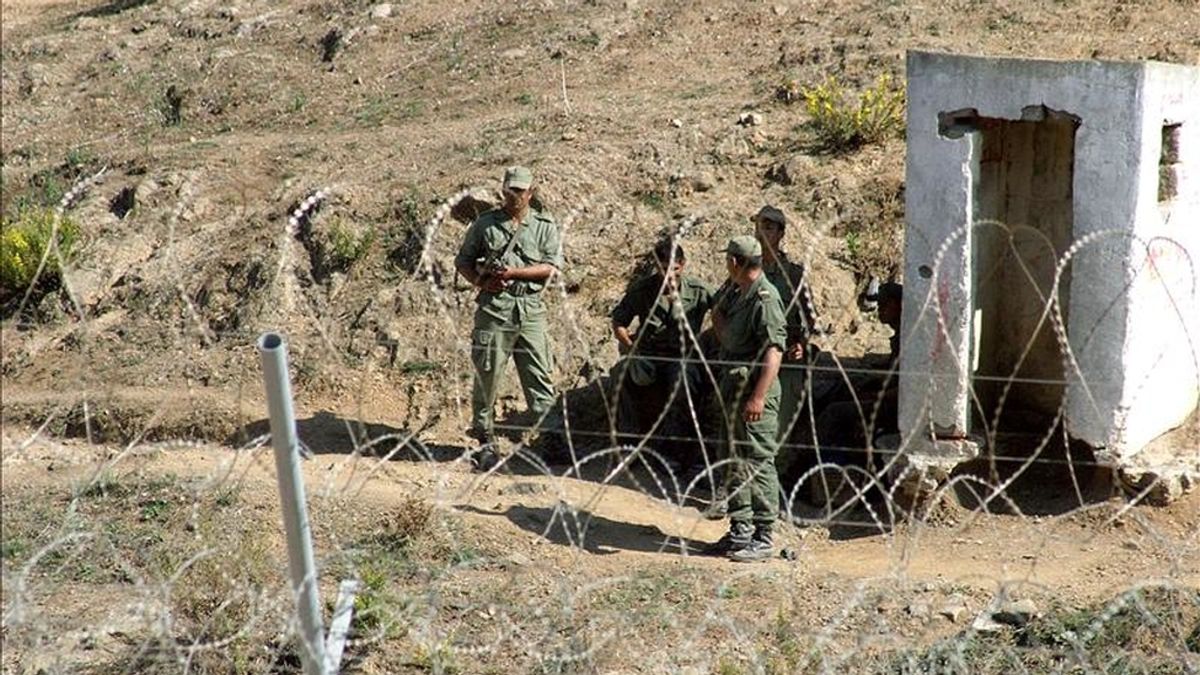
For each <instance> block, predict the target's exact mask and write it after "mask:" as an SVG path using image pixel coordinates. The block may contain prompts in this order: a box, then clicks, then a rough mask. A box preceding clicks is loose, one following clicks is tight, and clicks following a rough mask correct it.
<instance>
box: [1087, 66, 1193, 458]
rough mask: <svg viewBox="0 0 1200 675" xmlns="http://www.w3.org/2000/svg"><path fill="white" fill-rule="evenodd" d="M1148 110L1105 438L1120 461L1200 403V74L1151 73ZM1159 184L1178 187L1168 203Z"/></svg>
mask: <svg viewBox="0 0 1200 675" xmlns="http://www.w3.org/2000/svg"><path fill="white" fill-rule="evenodd" d="M1142 101H1143V106H1144V108H1143V110H1144V114H1143V117H1142V134H1141V136H1142V142H1141V144H1140V146H1139V148H1138V152H1139V162H1140V163H1141V164H1142V165H1143V166H1145V167H1149V168H1153V169H1154V170H1147V171H1143V172H1142V173H1140V174H1139V176H1138V180H1137V183H1136V185H1137V219H1136V223H1135V233H1136V235H1137V241H1136V243H1135V245H1134V246H1133V249H1132V251H1131V257H1130V261H1131V268H1132V270H1133V273H1134V277H1133V279H1132V282H1131V286H1130V302H1129V314H1128V325H1127V334H1128V339H1127V341H1126V344H1125V349H1124V353H1123V355H1122V362H1123V365H1124V369H1125V374H1126V376H1125V385H1124V387H1123V391H1122V396H1121V401H1120V405H1119V411H1120V415H1121V416H1122V417H1123V422H1124V424H1122V425H1120V426H1118V427H1117V428H1116V429H1114V434H1113V436H1112V437H1111V438H1110V439H1109V448H1110V451H1111V454H1112V460H1113V461H1116V462H1120V461H1125V460H1128V459H1130V458H1131V457H1133V456H1134V455H1136V454H1137V452H1138V451H1139V450H1140V449H1141V448H1142V447H1143V446H1145V445H1146V444H1147V443H1149V442H1150V441H1151V440H1153V439H1154V438H1155V437H1156V436H1159V435H1161V434H1163V433H1165V432H1167V431H1169V430H1170V429H1172V428H1174V427H1176V426H1178V425H1180V424H1182V423H1183V422H1184V420H1185V419H1186V418H1187V417H1188V416H1189V414H1190V413H1191V412H1192V411H1193V410H1195V408H1196V405H1197V401H1198V400H1200V367H1198V365H1197V364H1198V363H1200V300H1198V298H1200V288H1198V287H1200V271H1198V270H1200V68H1196V67H1185V66H1175V65H1168V64H1158V63H1151V64H1146V77H1145V81H1144V83H1143V90H1142ZM1164 124H1170V125H1178V127H1177V132H1176V134H1175V135H1176V140H1177V142H1178V145H1177V153H1176V155H1177V156H1175V157H1169V158H1168V159H1173V160H1175V161H1174V162H1172V163H1171V165H1170V166H1161V161H1162V159H1163V150H1164V149H1163V126H1164ZM1163 179H1166V180H1168V181H1169V180H1172V179H1173V181H1174V197H1173V198H1171V199H1169V200H1166V201H1160V181H1162V180H1163ZM1192 452H1194V453H1196V454H1200V449H1192Z"/></svg>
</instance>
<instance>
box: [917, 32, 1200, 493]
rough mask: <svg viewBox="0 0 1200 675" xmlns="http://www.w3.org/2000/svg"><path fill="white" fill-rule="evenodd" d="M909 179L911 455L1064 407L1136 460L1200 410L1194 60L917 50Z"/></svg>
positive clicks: (1085, 436) (959, 452)
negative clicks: (1134, 60) (1066, 57)
mask: <svg viewBox="0 0 1200 675" xmlns="http://www.w3.org/2000/svg"><path fill="white" fill-rule="evenodd" d="M906 193H907V197H906V200H907V202H906V212H907V230H906V234H905V263H904V281H905V289H904V316H903V330H902V336H903V347H902V352H901V361H900V369H901V372H902V376H901V381H900V431H901V439H900V443H901V448H902V449H903V453H904V454H903V456H904V457H905V458H906V460H907V463H908V465H909V466H915V467H916V468H919V469H928V470H930V471H931V472H932V473H933V475H934V476H935V477H940V476H944V475H945V472H947V471H949V469H951V468H952V467H953V466H955V465H956V464H957V463H958V462H961V461H963V460H966V459H970V458H972V457H974V456H976V455H977V454H978V453H980V452H981V451H985V450H986V448H989V447H994V446H995V441H996V438H997V430H998V431H999V433H1000V434H1001V435H1003V434H1005V433H1007V432H1009V431H1012V432H1017V433H1020V432H1024V433H1027V434H1039V435H1041V436H1047V435H1049V434H1050V432H1051V430H1053V429H1054V428H1055V427H1056V425H1057V424H1058V423H1059V422H1060V421H1061V422H1062V423H1064V424H1065V429H1066V432H1067V434H1068V435H1069V436H1070V437H1071V438H1073V439H1077V440H1078V441H1082V442H1084V443H1086V444H1087V445H1088V446H1090V447H1091V448H1092V449H1094V450H1095V453H1096V456H1097V458H1098V459H1099V460H1100V461H1101V462H1103V463H1106V464H1109V465H1112V466H1116V467H1126V466H1129V465H1131V464H1132V463H1134V462H1135V461H1136V458H1137V455H1138V453H1139V451H1140V450H1142V448H1144V447H1145V446H1146V445H1147V444H1148V443H1150V441H1152V440H1153V439H1155V438H1156V437H1158V436H1160V435H1162V434H1164V433H1166V432H1168V431H1169V430H1171V429H1173V428H1175V427H1178V426H1179V425H1181V424H1183V423H1184V422H1185V420H1187V419H1188V417H1189V415H1193V414H1194V411H1195V410H1196V407H1197V402H1198V400H1200V68H1197V67H1192V66H1180V65H1170V64H1163V63H1149V62H1142V63H1111V62H1099V61H1079V62H1068V61H1047V60H1029V59H1011V58H983V57H971V56H955V55H947V54H932V53H922V52H910V53H909V55H908V157H907V186H906ZM1060 434H1061V432H1060ZM1172 453H1173V455H1174V457H1173V459H1176V460H1181V461H1182V462H1183V463H1185V464H1187V463H1192V464H1193V465H1194V466H1195V468H1196V469H1197V470H1200V449H1198V448H1195V447H1180V448H1175V449H1174V450H1173V451H1172Z"/></svg>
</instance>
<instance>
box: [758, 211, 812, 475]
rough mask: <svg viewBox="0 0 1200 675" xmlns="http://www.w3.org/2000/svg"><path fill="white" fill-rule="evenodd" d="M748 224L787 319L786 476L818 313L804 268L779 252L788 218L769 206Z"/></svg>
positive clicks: (783, 371)
mask: <svg viewBox="0 0 1200 675" xmlns="http://www.w3.org/2000/svg"><path fill="white" fill-rule="evenodd" d="M750 220H751V221H752V222H753V223H754V234H755V237H757V239H758V242H759V243H760V244H761V245H762V249H763V274H764V275H765V276H766V277H767V280H768V281H770V282H771V285H773V286H774V287H775V290H776V291H778V292H779V297H780V299H781V300H782V301H783V307H784V312H785V315H786V317H787V348H786V349H785V350H784V352H783V365H782V366H781V367H780V370H779V386H780V395H779V432H778V435H779V443H780V450H779V454H778V456H777V459H776V465H777V468H778V471H779V474H780V475H782V476H786V475H787V474H788V470H789V469H790V468H791V466H792V465H793V464H794V463H795V461H796V457H797V455H798V454H799V453H798V449H797V448H795V447H790V444H789V443H788V440H789V437H790V436H791V433H792V430H793V429H794V428H795V426H796V424H797V422H798V421H799V419H800V414H801V406H800V403H801V401H803V400H804V398H805V397H804V394H805V389H806V387H805V380H806V379H807V378H806V374H807V373H806V370H807V369H806V368H805V364H806V363H808V362H809V359H810V358H811V357H812V356H814V355H813V354H811V353H810V350H809V345H808V341H809V338H811V337H812V335H813V333H814V331H815V330H816V325H817V313H816V309H815V308H814V307H813V302H812V293H811V291H810V290H809V286H808V279H807V278H806V276H805V270H804V265H800V264H797V263H794V262H792V261H791V260H788V257H787V254H785V253H784V252H783V250H782V249H781V248H780V242H781V241H782V240H783V234H784V232H785V231H786V230H787V225H788V221H787V216H785V215H784V213H783V211H781V210H780V209H778V208H775V207H774V206H771V205H769V204H768V205H766V206H763V207H762V208H761V209H759V210H758V213H756V214H754V215H753V216H752V217H751V218H750Z"/></svg>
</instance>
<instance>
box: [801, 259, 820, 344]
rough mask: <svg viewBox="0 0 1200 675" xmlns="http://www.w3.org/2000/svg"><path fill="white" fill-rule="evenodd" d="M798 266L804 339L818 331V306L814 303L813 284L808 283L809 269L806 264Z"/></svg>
mask: <svg viewBox="0 0 1200 675" xmlns="http://www.w3.org/2000/svg"><path fill="white" fill-rule="evenodd" d="M798 267H799V268H800V276H799V279H800V281H799V285H800V289H799V293H800V297H799V298H798V299H797V300H798V302H799V304H800V318H801V321H802V322H803V327H804V339H805V340H807V339H808V338H810V337H812V334H813V333H815V332H816V331H817V306H816V304H814V303H813V295H812V286H810V285H809V283H808V269H807V268H805V266H804V265H798Z"/></svg>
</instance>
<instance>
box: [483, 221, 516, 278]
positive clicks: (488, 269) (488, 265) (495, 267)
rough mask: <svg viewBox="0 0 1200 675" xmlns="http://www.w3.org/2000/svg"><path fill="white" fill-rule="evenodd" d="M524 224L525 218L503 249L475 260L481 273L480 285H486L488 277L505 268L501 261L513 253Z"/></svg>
mask: <svg viewBox="0 0 1200 675" xmlns="http://www.w3.org/2000/svg"><path fill="white" fill-rule="evenodd" d="M524 226H525V221H524V220H522V221H521V222H519V223H517V226H516V228H514V229H513V232H512V234H511V235H510V236H509V237H508V243H507V244H506V245H505V246H504V249H503V250H502V251H499V252H493V253H492V255H489V256H487V257H486V258H483V259H481V260H477V261H475V273H476V274H477V275H479V285H480V286H486V285H487V278H488V277H490V276H492V275H494V274H496V273H497V272H499V271H500V270H502V269H504V265H503V264H502V263H501V262H500V261H502V260H504V259H505V258H507V257H508V254H509V253H512V250H513V248H514V247H515V246H516V245H517V235H518V234H520V232H521V228H522V227H524Z"/></svg>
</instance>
